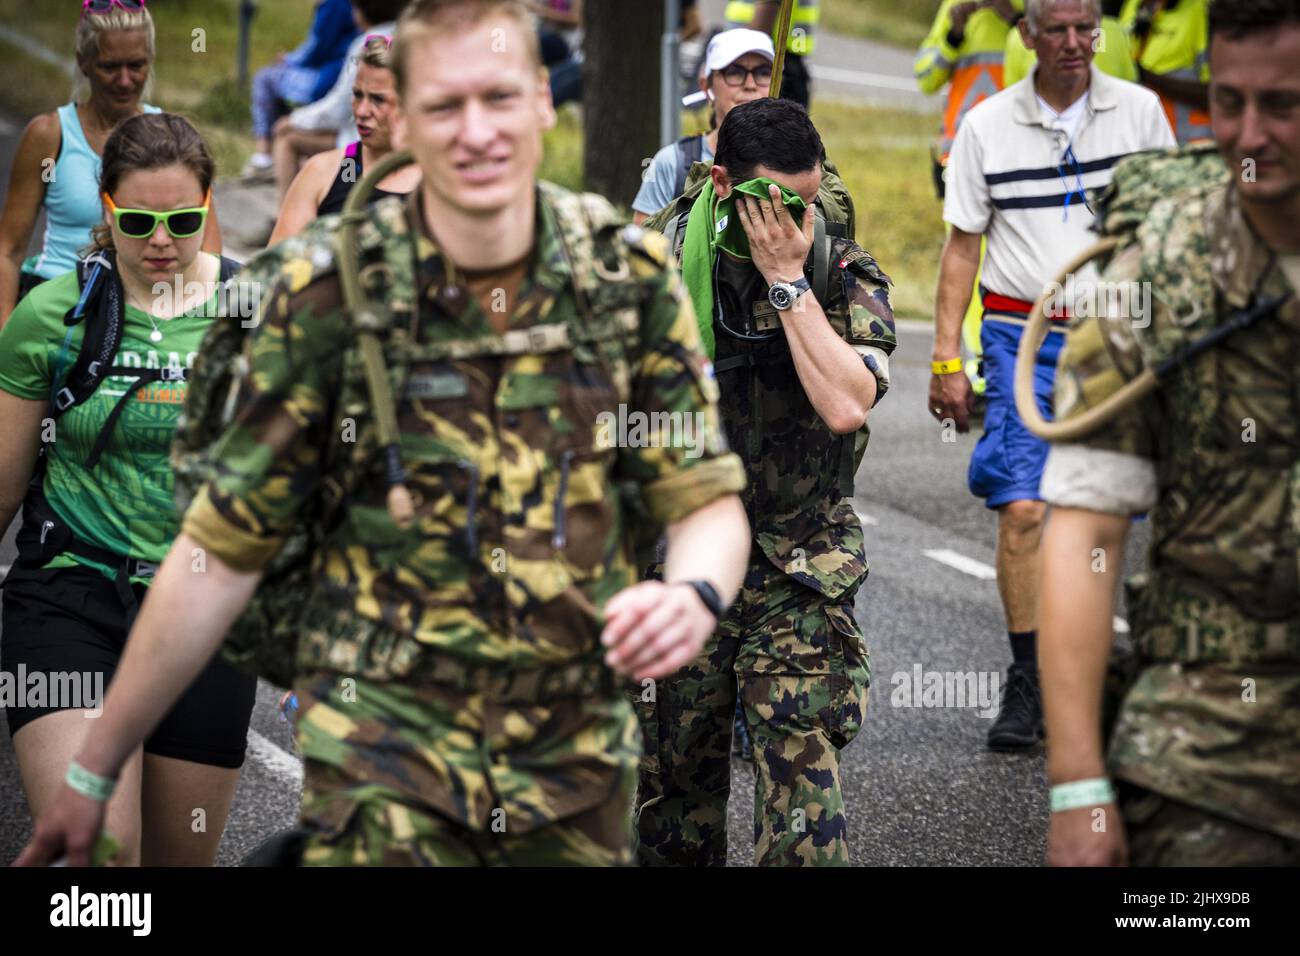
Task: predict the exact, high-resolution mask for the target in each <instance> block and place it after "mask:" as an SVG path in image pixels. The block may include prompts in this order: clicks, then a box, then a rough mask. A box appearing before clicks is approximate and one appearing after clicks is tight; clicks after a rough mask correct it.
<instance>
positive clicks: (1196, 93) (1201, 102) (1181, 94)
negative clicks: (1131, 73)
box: [1140, 70, 1210, 111]
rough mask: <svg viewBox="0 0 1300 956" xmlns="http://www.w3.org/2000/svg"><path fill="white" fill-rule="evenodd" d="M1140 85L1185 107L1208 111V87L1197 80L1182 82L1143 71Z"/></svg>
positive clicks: (1182, 80)
mask: <svg viewBox="0 0 1300 956" xmlns="http://www.w3.org/2000/svg"><path fill="white" fill-rule="evenodd" d="M1140 78H1141V80H1142V84H1143V85H1144V86H1149V87H1150V88H1151V89H1153V90H1155V91H1156V92H1157V93H1160V94H1163V95H1164V96H1167V97H1169V98H1170V99H1171V100H1175V101H1177V102H1179V103H1182V104H1184V105H1186V106H1191V107H1194V108H1195V109H1198V110H1206V111H1208V110H1209V108H1210V85H1209V84H1208V83H1201V82H1199V81H1197V80H1184V79H1179V78H1178V77H1175V76H1162V75H1160V74H1158V73H1152V72H1151V71H1149V70H1143V71H1142V75H1141V77H1140Z"/></svg>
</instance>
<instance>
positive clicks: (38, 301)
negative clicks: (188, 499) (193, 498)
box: [0, 253, 214, 577]
mask: <svg viewBox="0 0 1300 956" xmlns="http://www.w3.org/2000/svg"><path fill="white" fill-rule="evenodd" d="M204 254H205V255H206V253H204ZM79 295H80V288H79V286H78V283H77V274H76V272H69V273H67V274H65V275H62V276H59V277H57V278H55V279H51V280H50V281H48V282H46V283H43V284H42V285H39V286H37V287H36V288H35V289H33V290H32V291H31V292H30V293H28V294H27V296H25V297H24V298H23V299H22V301H21V302H19V303H18V306H17V308H15V309H14V311H13V313H12V314H11V315H10V317H9V321H8V322H7V323H6V324H5V326H4V329H3V330H0V389H3V390H4V391H6V392H8V393H9V394H11V395H15V396H17V397H19V398H25V399H32V400H36V401H42V402H47V401H49V399H50V391H51V388H52V386H53V378H54V375H55V370H56V367H57V365H58V359H59V352H60V350H61V349H62V348H63V343H64V339H65V337H66V336H67V333H68V329H67V327H66V326H65V325H64V324H63V317H64V315H66V314H67V312H68V310H69V309H71V308H72V307H73V306H75V305H76V303H77V299H78V297H79ZM194 311H195V312H197V313H200V314H198V315H186V316H178V317H176V318H173V319H167V320H158V321H157V322H156V325H157V328H158V331H159V332H161V333H162V339H161V340H160V341H158V342H153V341H151V340H150V337H149V336H150V334H151V333H152V332H153V331H154V325H155V322H154V321H151V319H150V317H149V315H148V314H147V313H145V312H143V311H141V310H139V309H137V308H135V307H133V306H129V305H128V306H127V307H126V321H125V322H124V323H123V328H122V342H121V344H120V346H119V348H118V352H117V356H116V358H115V359H114V364H116V365H120V366H124V367H128V368H140V369H149V368H166V367H169V366H178V367H183V368H187V369H188V368H192V367H193V365H194V358H195V356H196V355H197V353H198V349H199V346H200V344H201V343H202V341H203V336H204V334H205V333H206V332H207V330H208V327H209V326H210V325H211V324H212V322H213V321H214V319H212V318H211V317H210V315H211V312H212V310H211V309H205V308H200V309H196V310H194ZM204 312H207V313H208V314H207V315H204V314H202V313H204ZM84 326H85V323H84V322H82V323H80V324H78V325H76V326H74V327H73V329H72V336H71V340H70V342H69V347H68V352H67V355H66V357H65V358H64V361H63V366H62V374H61V377H66V375H67V373H68V371H69V370H70V369H71V367H72V364H73V362H74V361H75V360H76V356H77V352H78V350H79V349H80V348H81V341H82V337H83V335H84V331H85V329H84ZM134 381H135V379H134V378H133V377H130V376H110V377H108V378H106V379H104V381H103V382H102V383H101V384H100V386H99V388H98V389H97V390H96V392H95V394H94V395H92V396H91V397H90V398H88V399H87V400H86V401H84V402H83V403H81V404H80V405H78V406H76V407H74V408H71V409H69V410H68V411H66V412H65V413H63V415H61V416H59V418H58V419H57V421H56V422H55V424H54V426H53V427H54V434H53V438H54V440H53V441H52V442H51V443H50V444H49V446H48V451H47V457H48V461H47V467H46V475H45V496H46V499H47V500H48V501H49V503H50V506H51V507H52V508H53V509H54V511H55V513H57V514H58V516H59V517H60V518H61V519H62V520H63V521H64V522H65V523H66V524H67V526H68V528H69V529H71V531H72V533H73V534H74V535H76V536H77V537H78V538H79V539H81V540H82V541H85V542H86V543H88V544H92V545H95V546H96V547H99V548H103V549H105V550H107V551H111V552H112V553H114V554H120V555H125V556H130V557H134V558H140V559H141V560H144V561H152V562H159V561H161V560H162V559H163V556H164V555H165V554H166V553H167V550H168V548H170V547H171V543H172V539H173V538H174V537H175V536H176V534H177V532H178V530H179V526H180V523H179V516H178V515H177V514H176V508H175V504H174V502H173V499H172V471H171V464H170V461H169V452H170V449H171V442H172V436H173V434H174V433H175V431H176V422H177V418H178V417H179V415H180V411H181V407H182V405H183V404H184V401H185V388H186V385H185V383H184V382H152V383H150V384H148V385H146V386H144V387H143V388H141V389H139V391H138V393H137V394H136V395H134V396H132V397H131V398H130V399H128V400H127V402H126V405H125V406H124V408H123V410H122V414H121V415H120V416H119V418H118V420H117V423H116V425H115V426H114V428H113V431H112V433H111V435H110V436H109V439H108V443H107V445H106V446H105V448H104V451H103V454H102V455H101V456H100V459H99V462H98V463H97V464H96V465H95V467H94V468H93V469H90V468H87V467H86V464H85V463H86V461H87V460H88V459H89V457H90V452H91V449H92V448H94V445H95V440H96V439H97V438H98V437H99V432H100V429H101V428H102V427H103V425H104V422H105V421H106V420H107V419H108V416H109V414H110V413H111V412H112V410H113V406H114V405H116V404H117V402H118V400H119V399H120V398H121V397H122V396H123V395H124V394H125V393H126V390H127V388H128V387H129V386H130V385H131V384H133V383H134ZM77 564H81V565H86V566H88V567H93V568H97V569H98V570H100V571H102V572H103V573H104V574H105V575H107V576H109V577H116V574H117V571H116V569H114V568H110V567H108V566H107V565H104V564H100V563H98V562H95V561H91V560H88V559H86V558H81V557H78V556H75V555H72V554H63V555H59V556H57V557H55V558H53V559H52V560H51V561H50V562H49V563H48V564H47V565H46V567H50V568H57V567H71V566H73V565H77Z"/></svg>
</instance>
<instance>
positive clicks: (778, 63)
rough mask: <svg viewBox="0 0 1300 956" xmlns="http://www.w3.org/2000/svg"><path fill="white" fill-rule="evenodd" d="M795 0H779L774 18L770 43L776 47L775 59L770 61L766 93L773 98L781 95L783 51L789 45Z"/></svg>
mask: <svg viewBox="0 0 1300 956" xmlns="http://www.w3.org/2000/svg"><path fill="white" fill-rule="evenodd" d="M794 2H795V0H781V12H780V13H779V14H777V18H776V32H775V33H773V34H772V45H773V46H774V47H776V59H775V60H773V61H772V85H771V86H769V87H768V90H767V95H768V96H770V97H772V98H773V99H775V98H776V97H778V96H780V95H781V77H782V76H783V75H784V73H785V51H786V49H787V48H788V47H789V46H790V21H791V20H793V19H794Z"/></svg>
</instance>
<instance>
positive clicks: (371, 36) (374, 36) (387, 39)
mask: <svg viewBox="0 0 1300 956" xmlns="http://www.w3.org/2000/svg"><path fill="white" fill-rule="evenodd" d="M371 40H383V41H384V46H386V47H388V49H390V50H391V49H392V48H393V38H392V37H391V36H384V35H383V34H382V33H367V34H366V39H365V40H364V41H363V42H362V44H361V48H362V49H363V50H364V49H365V48H366V47H368V46H370V41H371Z"/></svg>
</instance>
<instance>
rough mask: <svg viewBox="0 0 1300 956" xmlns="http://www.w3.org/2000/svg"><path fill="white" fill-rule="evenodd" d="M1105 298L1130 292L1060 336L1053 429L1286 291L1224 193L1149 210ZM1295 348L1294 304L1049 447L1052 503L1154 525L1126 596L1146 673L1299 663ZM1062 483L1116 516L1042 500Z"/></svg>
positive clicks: (1299, 330)
mask: <svg viewBox="0 0 1300 956" xmlns="http://www.w3.org/2000/svg"><path fill="white" fill-rule="evenodd" d="M1134 283H1136V284H1134ZM1102 288H1103V289H1104V290H1112V289H1117V290H1118V289H1132V290H1133V291H1134V295H1130V296H1127V297H1121V296H1111V295H1109V294H1108V295H1107V299H1108V300H1110V306H1111V307H1110V308H1106V309H1102V310H1100V314H1099V315H1098V316H1096V317H1094V318H1090V319H1087V320H1086V321H1082V322H1080V323H1078V324H1077V325H1076V326H1075V327H1073V328H1071V330H1070V333H1069V337H1068V340H1067V345H1066V348H1065V351H1064V353H1063V354H1062V357H1061V364H1060V374H1059V375H1058V376H1057V385H1056V412H1057V417H1058V418H1062V419H1064V418H1069V417H1070V416H1071V415H1072V414H1076V413H1078V412H1079V411H1080V410H1082V409H1083V408H1086V407H1088V406H1090V405H1093V404H1095V403H1097V402H1099V401H1100V400H1102V399H1103V398H1104V397H1105V396H1106V395H1108V394H1110V393H1111V392H1113V391H1115V390H1116V389H1117V388H1118V387H1119V385H1121V384H1122V383H1123V382H1124V381H1126V380H1129V379H1131V378H1133V377H1134V376H1136V375H1137V374H1138V372H1139V371H1141V369H1142V368H1143V367H1154V366H1156V365H1158V364H1159V363H1160V362H1162V361H1164V360H1165V359H1167V358H1169V357H1170V356H1171V355H1173V354H1174V353H1175V352H1177V351H1178V350H1179V349H1180V348H1182V347H1183V346H1184V345H1185V344H1186V343H1187V342H1189V341H1190V340H1193V339H1196V338H1199V337H1200V336H1201V335H1203V334H1205V333H1206V332H1208V331H1210V330H1211V329H1213V328H1215V327H1217V326H1219V325H1221V324H1223V323H1224V322H1225V321H1226V320H1227V319H1228V318H1229V317H1231V316H1232V315H1233V314H1234V313H1236V312H1239V311H1241V310H1243V309H1246V308H1247V307H1249V306H1251V305H1253V304H1255V303H1258V302H1263V301H1266V300H1269V299H1273V298H1276V297H1278V296H1281V295H1283V294H1285V293H1286V292H1288V291H1289V290H1290V286H1289V284H1288V282H1287V279H1286V277H1285V275H1284V273H1283V270H1282V269H1281V268H1280V267H1279V264H1278V261H1277V258H1276V257H1275V256H1274V255H1273V254H1272V252H1271V251H1270V250H1269V249H1268V247H1267V246H1265V245H1264V244H1263V243H1262V242H1260V241H1259V240H1258V239H1257V238H1256V237H1255V235H1254V234H1253V233H1252V232H1251V230H1250V227H1249V225H1248V224H1247V222H1246V220H1245V217H1244V216H1243V214H1242V211H1241V207H1240V203H1239V200H1238V197H1237V193H1236V191H1235V189H1234V188H1232V187H1231V186H1219V187H1216V188H1214V189H1211V190H1204V191H1201V192H1199V193H1195V192H1193V193H1190V194H1189V193H1180V194H1178V195H1176V196H1171V197H1169V198H1168V199H1166V200H1162V201H1161V202H1159V203H1157V204H1156V205H1155V206H1154V207H1153V208H1152V210H1151V212H1150V214H1149V216H1148V217H1147V219H1146V222H1145V223H1144V224H1143V226H1142V227H1141V228H1140V229H1139V230H1138V232H1137V241H1136V242H1134V243H1133V244H1131V245H1129V246H1127V247H1126V248H1124V249H1123V250H1121V251H1120V252H1119V253H1118V254H1117V255H1116V256H1115V258H1114V260H1113V261H1112V262H1111V263H1110V264H1109V265H1108V267H1107V268H1106V270H1105V272H1104V275H1103V285H1102ZM1143 289H1149V290H1150V299H1151V301H1150V309H1149V311H1147V314H1146V315H1144V316H1138V315H1137V312H1140V311H1145V310H1141V309H1133V308H1131V307H1130V308H1128V309H1123V308H1119V307H1117V306H1119V305H1120V303H1121V300H1122V299H1125V298H1127V300H1128V301H1129V302H1130V306H1131V304H1132V303H1134V302H1137V301H1138V298H1137V297H1138V296H1140V295H1141V294H1142V292H1141V290H1143ZM1297 346H1300V301H1297V299H1296V298H1295V297H1294V296H1293V297H1292V298H1291V299H1290V301H1289V302H1288V303H1287V304H1286V305H1285V306H1284V307H1282V308H1281V309H1280V310H1279V311H1278V312H1277V313H1276V314H1275V315H1272V316H1269V317H1267V318H1265V319H1263V320H1262V321H1260V322H1258V323H1257V324H1256V325H1255V326H1254V327H1252V328H1250V329H1248V330H1246V331H1242V332H1238V333H1236V334H1234V335H1232V336H1231V337H1229V338H1228V339H1227V340H1226V341H1224V342H1223V343H1220V344H1219V345H1217V346H1215V347H1214V348H1213V349H1211V350H1210V351H1209V352H1207V353H1204V354H1203V355H1201V356H1200V357H1198V358H1197V359H1195V360H1193V361H1192V362H1190V363H1188V364H1187V365H1185V366H1183V367H1182V368H1181V369H1180V370H1179V371H1178V372H1176V373H1175V374H1174V375H1172V376H1170V377H1169V378H1167V379H1166V380H1165V381H1163V382H1162V384H1161V387H1160V388H1159V389H1157V391H1156V392H1155V393H1153V394H1152V395H1150V396H1149V397H1148V398H1147V399H1146V400H1145V401H1143V402H1141V403H1139V404H1138V405H1136V406H1131V407H1130V408H1128V409H1127V410H1125V412H1124V413H1123V414H1122V415H1121V416H1120V417H1119V418H1118V419H1117V420H1115V421H1113V422H1111V423H1109V424H1108V425H1107V426H1106V427H1105V428H1102V429H1100V430H1098V431H1097V432H1096V433H1094V434H1093V435H1091V436H1089V437H1088V438H1087V439H1086V440H1085V441H1083V442H1081V443H1078V444H1077V445H1075V446H1071V445H1058V446H1056V447H1054V448H1053V450H1052V460H1051V461H1050V462H1049V465H1048V469H1047V476H1046V477H1045V479H1044V492H1045V494H1047V496H1048V500H1049V501H1051V502H1053V503H1055V504H1072V503H1073V504H1082V505H1083V506H1084V507H1093V508H1094V510H1123V511H1133V512H1140V511H1143V510H1146V509H1148V508H1149V509H1150V510H1151V524H1152V536H1151V554H1150V562H1149V564H1150V570H1149V581H1147V582H1145V583H1144V582H1141V581H1139V582H1135V586H1134V587H1133V590H1132V595H1133V598H1134V601H1133V604H1132V606H1131V607H1130V615H1131V617H1132V622H1131V623H1132V625H1133V629H1134V638H1135V641H1136V642H1137V647H1138V650H1139V651H1140V652H1141V653H1142V654H1143V655H1144V656H1146V657H1148V658H1150V659H1166V660H1181V661H1188V662H1190V661H1197V660H1233V661H1247V660H1257V659H1268V658H1290V659H1292V660H1300V580H1298V579H1297V561H1296V547H1297V542H1298V541H1300V536H1298V535H1300V510H1298V509H1297V502H1300V416H1298V414H1297V412H1298V411H1300V409H1297V405H1296V403H1297V395H1300V391H1298V389H1300V377H1298V376H1297V371H1296V366H1295V361H1294V355H1295V350H1296V348H1297ZM1080 450H1087V451H1091V452H1101V453H1103V454H1104V453H1110V455H1111V457H1108V458H1097V457H1096V456H1095V455H1092V456H1089V455H1088V454H1087V453H1086V452H1085V454H1083V455H1080ZM1070 462H1074V466H1073V467H1067V465H1068V464H1069V463H1070ZM1069 471H1072V472H1074V482H1073V487H1074V488H1075V489H1076V491H1078V492H1080V493H1084V494H1085V495H1086V491H1087V487H1088V485H1089V483H1091V484H1092V485H1094V486H1097V485H1098V484H1099V483H1104V482H1105V481H1106V480H1107V476H1109V480H1110V481H1111V482H1112V483H1113V484H1116V485H1119V486H1122V487H1117V488H1116V489H1114V490H1115V492H1116V494H1117V496H1119V497H1123V498H1124V499H1125V500H1127V502H1128V504H1129V507H1127V508H1113V509H1112V508H1105V507H1098V506H1095V505H1089V504H1088V502H1087V501H1086V499H1085V500H1084V501H1082V502H1079V501H1078V500H1075V499H1072V497H1071V495H1072V492H1071V490H1070V488H1071V482H1070V481H1064V483H1063V484H1062V485H1061V486H1060V488H1058V489H1057V490H1056V491H1053V490H1052V488H1051V487H1050V486H1051V485H1052V483H1053V477H1052V476H1053V473H1055V474H1056V475H1057V476H1058V477H1060V476H1062V475H1064V474H1065V473H1066V472H1069ZM1089 473H1090V474H1091V477H1087V475H1088V474H1089Z"/></svg>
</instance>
